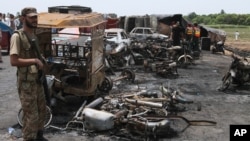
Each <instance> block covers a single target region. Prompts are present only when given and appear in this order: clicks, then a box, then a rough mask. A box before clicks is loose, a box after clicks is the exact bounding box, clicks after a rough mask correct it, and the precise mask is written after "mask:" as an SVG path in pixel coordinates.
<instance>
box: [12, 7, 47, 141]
mask: <svg viewBox="0 0 250 141" xmlns="http://www.w3.org/2000/svg"><path fill="white" fill-rule="evenodd" d="M21 16H22V17H21V18H22V21H23V28H22V29H20V30H18V31H16V32H15V33H14V34H13V35H12V37H11V45H10V63H11V65H12V66H16V67H17V85H18V86H17V88H18V93H19V98H20V101H21V106H22V109H23V128H22V131H23V139H24V141H48V140H47V139H45V138H44V137H43V128H44V122H45V116H46V100H45V95H44V89H43V85H42V83H41V82H40V81H39V75H38V74H39V73H38V72H39V71H41V70H43V67H44V65H43V63H42V61H41V60H39V59H38V58H39V55H40V54H38V51H37V50H36V49H35V48H38V46H37V44H38V42H37V37H36V35H35V29H36V28H37V23H38V18H37V16H38V14H37V11H36V8H33V7H26V8H24V9H22V11H21ZM31 40H32V41H35V42H36V45H35V47H34V45H32V44H31Z"/></svg>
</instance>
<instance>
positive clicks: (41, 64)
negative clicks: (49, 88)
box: [35, 58, 43, 70]
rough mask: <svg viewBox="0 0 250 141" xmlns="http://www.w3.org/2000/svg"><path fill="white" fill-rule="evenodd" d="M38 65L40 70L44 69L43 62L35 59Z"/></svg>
mask: <svg viewBox="0 0 250 141" xmlns="http://www.w3.org/2000/svg"><path fill="white" fill-rule="evenodd" d="M35 62H36V65H37V67H38V69H39V70H42V69H43V63H42V62H41V61H40V60H39V59H37V58H36V59H35Z"/></svg>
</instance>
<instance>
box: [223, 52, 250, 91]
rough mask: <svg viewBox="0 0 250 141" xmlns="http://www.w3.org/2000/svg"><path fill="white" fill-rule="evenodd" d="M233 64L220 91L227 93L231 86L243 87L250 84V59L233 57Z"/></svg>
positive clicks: (224, 78)
mask: <svg viewBox="0 0 250 141" xmlns="http://www.w3.org/2000/svg"><path fill="white" fill-rule="evenodd" d="M232 58H233V61H232V62H231V64H230V66H229V69H228V71H227V73H226V74H225V75H224V76H223V78H222V86H221V87H220V88H219V90H220V91H225V90H226V89H228V87H229V86H230V85H231V84H235V85H236V86H242V85H243V84H245V83H247V82H250V58H246V57H241V56H239V55H236V54H233V55H232Z"/></svg>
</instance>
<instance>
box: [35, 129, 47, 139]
mask: <svg viewBox="0 0 250 141" xmlns="http://www.w3.org/2000/svg"><path fill="white" fill-rule="evenodd" d="M36 141H49V140H48V139H46V138H44V137H43V131H42V130H39V131H38V132H37V136H36Z"/></svg>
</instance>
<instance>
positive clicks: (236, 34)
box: [234, 31, 240, 41]
mask: <svg viewBox="0 0 250 141" xmlns="http://www.w3.org/2000/svg"><path fill="white" fill-rule="evenodd" d="M234 36H235V40H236V41H237V40H238V39H239V36H240V33H239V32H238V31H236V32H235V33H234Z"/></svg>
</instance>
